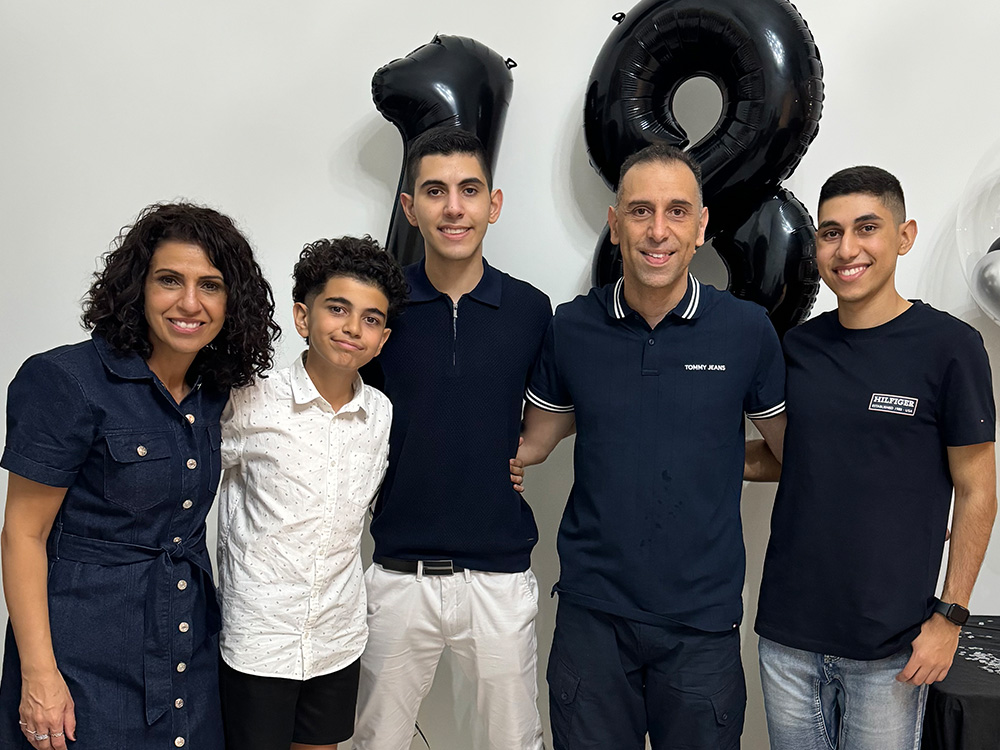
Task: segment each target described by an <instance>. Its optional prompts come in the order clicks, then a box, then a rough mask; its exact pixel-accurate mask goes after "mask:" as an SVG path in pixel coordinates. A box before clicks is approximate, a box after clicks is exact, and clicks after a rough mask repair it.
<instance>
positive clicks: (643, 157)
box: [615, 143, 705, 206]
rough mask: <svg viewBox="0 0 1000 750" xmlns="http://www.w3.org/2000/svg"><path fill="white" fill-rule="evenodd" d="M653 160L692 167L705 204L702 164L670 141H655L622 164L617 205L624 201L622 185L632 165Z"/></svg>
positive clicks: (701, 201)
mask: <svg viewBox="0 0 1000 750" xmlns="http://www.w3.org/2000/svg"><path fill="white" fill-rule="evenodd" d="M653 162H659V163H661V164H671V163H673V162H680V163H681V164H684V165H685V166H686V167H687V168H688V169H690V170H691V172H692V173H693V174H694V180H695V182H696V183H697V184H698V203H700V204H701V205H704V203H705V200H704V196H703V195H702V183H701V165H699V164H698V162H696V161H695V160H694V157H693V156H691V154H689V153H688V152H686V151H681V149H679V148H677V147H676V146H671V145H670V144H668V143H653V144H651V145H649V146H646V147H645V148H643V149H641V150H639V151H636V152H635V153H634V154H632V155H631V156H630V157H629V158H627V159H626V160H625V163H624V164H622V168H621V171H620V172H619V173H618V188H617V190H616V191H615V205H616V206H618V205H620V204H621V202H622V185H623V184H624V182H625V173H626V172H628V171H629V170H630V169H632V167H635V166H638V165H639V164H650V163H653Z"/></svg>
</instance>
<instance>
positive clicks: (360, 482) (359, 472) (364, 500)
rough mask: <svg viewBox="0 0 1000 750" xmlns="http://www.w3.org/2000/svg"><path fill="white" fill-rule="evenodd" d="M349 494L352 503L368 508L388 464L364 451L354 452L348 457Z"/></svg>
mask: <svg viewBox="0 0 1000 750" xmlns="http://www.w3.org/2000/svg"><path fill="white" fill-rule="evenodd" d="M347 466H348V471H347V484H348V487H347V489H348V493H349V495H350V499H351V501H352V502H354V503H356V504H358V505H362V506H364V507H365V508H367V507H368V506H369V505H370V504H371V502H372V500H374V498H375V493H376V492H377V491H378V488H379V485H380V484H381V483H382V476H383V474H385V467H386V462H385V461H384V460H383V459H380V458H378V457H377V456H373V455H372V454H371V453H366V452H364V451H352V452H351V453H350V454H349V455H348V457H347Z"/></svg>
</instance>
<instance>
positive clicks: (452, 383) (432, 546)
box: [354, 128, 551, 750]
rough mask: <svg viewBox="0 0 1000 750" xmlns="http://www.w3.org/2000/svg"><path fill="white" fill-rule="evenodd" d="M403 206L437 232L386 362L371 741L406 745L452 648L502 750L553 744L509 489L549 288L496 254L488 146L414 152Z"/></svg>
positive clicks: (371, 579)
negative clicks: (385, 465) (504, 267)
mask: <svg viewBox="0 0 1000 750" xmlns="http://www.w3.org/2000/svg"><path fill="white" fill-rule="evenodd" d="M405 179H406V181H405V186H404V192H403V194H402V195H401V203H402V208H403V210H404V212H405V213H406V218H407V219H408V220H409V222H410V223H411V224H412V225H414V226H416V227H418V228H419V230H420V234H421V235H422V236H423V239H424V260H423V261H421V262H419V263H417V264H415V265H412V266H409V267H408V268H406V269H405V274H406V279H407V281H408V282H409V285H410V304H409V306H408V307H407V309H406V313H405V315H403V316H401V318H400V320H399V324H398V325H397V326H396V331H395V333H394V335H393V337H392V339H390V341H389V343H388V344H387V345H386V347H385V348H384V349H383V351H382V354H381V356H380V357H379V358H378V360H377V364H380V365H381V369H382V372H383V374H384V390H385V393H386V394H387V395H388V396H389V398H390V399H392V403H393V406H394V408H395V414H394V417H393V423H392V434H391V437H390V447H389V470H388V472H387V474H386V478H385V483H384V485H383V487H382V492H381V495H380V498H379V501H378V504H377V505H376V508H375V516H374V520H373V521H372V525H371V531H372V536H373V537H374V539H375V555H374V564H373V565H372V566H371V567H370V568H369V569H368V571H367V572H366V574H365V582H366V584H367V586H368V601H369V608H368V627H369V633H370V634H369V639H368V646H367V648H366V650H365V654H364V657H363V658H362V662H361V689H360V693H359V696H358V722H357V723H358V726H357V732H356V733H355V736H354V747H356V748H358V749H359V750H407V749H408V748H409V747H410V742H411V739H412V737H413V733H414V722H415V720H416V717H417V711H418V709H419V708H420V702H421V701H422V700H423V698H424V696H425V695H426V694H427V691H428V690H429V689H430V686H431V682H432V679H433V677H434V672H435V670H436V668H437V664H438V660H439V658H440V656H441V652H442V650H443V649H444V647H445V646H448V647H449V648H450V649H451V652H452V654H453V656H454V657H455V659H456V660H457V662H458V664H459V665H460V667H461V669H462V670H463V671H464V672H465V674H466V675H467V676H468V677H469V678H470V680H471V681H472V683H473V685H474V692H475V701H476V705H477V707H478V712H479V716H480V718H481V720H482V722H483V728H484V730H485V734H486V737H487V739H488V742H489V747H490V748H494V749H496V750H500V749H501V748H502V749H503V750H509V749H510V748H517V749H518V750H539V749H540V748H541V747H542V729H541V722H540V720H539V716H538V708H537V705H536V699H537V692H538V689H537V683H536V655H535V625H534V621H535V614H536V612H537V608H538V607H537V596H538V593H537V584H536V582H535V577H534V575H533V574H532V572H531V570H530V568H529V565H530V562H531V557H530V556H531V549H532V548H533V547H534V546H535V543H536V541H537V540H538V531H537V528H536V526H535V521H534V517H533V516H532V513H531V509H530V508H529V507H528V505H527V504H526V503H525V502H524V500H522V498H521V496H520V495H519V494H518V493H517V492H515V491H514V489H513V488H512V487H511V484H510V481H509V478H510V474H509V461H510V458H511V457H512V456H513V455H514V454H515V452H516V451H517V440H518V432H519V428H520V423H521V410H522V406H523V401H522V398H523V393H524V386H525V383H526V382H527V379H528V375H529V373H530V371H531V367H532V364H533V363H534V360H535V355H536V354H537V352H538V348H539V346H540V344H541V341H542V336H543V335H544V334H545V328H546V326H547V325H548V322H549V319H550V318H551V307H550V305H549V300H548V297H546V296H545V295H544V294H543V293H542V292H540V291H538V290H537V289H535V288H534V287H532V286H531V285H529V284H527V283H525V282H523V281H518V280H517V279H514V278H512V277H510V276H508V275H507V274H505V273H501V272H500V271H498V270H496V269H494V268H493V267H492V266H490V265H489V264H488V263H486V261H485V260H484V259H483V237H484V235H485V234H486V229H487V227H488V226H489V225H490V224H492V223H493V222H495V221H496V220H497V218H498V217H499V216H500V207H501V204H502V202H503V195H502V194H501V192H500V190H498V189H494V188H493V185H492V177H491V175H490V169H489V165H488V164H487V161H486V155H485V152H484V151H483V147H482V144H480V142H479V140H478V139H477V138H476V137H475V136H473V135H471V134H469V133H466V132H465V131H462V130H460V129H458V128H438V129H434V130H431V131H428V132H427V133H424V134H423V135H421V136H420V137H418V138H417V139H416V140H415V141H414V143H413V144H412V145H411V146H410V150H409V156H408V159H407V165H406V178H405Z"/></svg>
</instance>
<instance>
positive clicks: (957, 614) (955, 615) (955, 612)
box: [945, 604, 969, 625]
mask: <svg viewBox="0 0 1000 750" xmlns="http://www.w3.org/2000/svg"><path fill="white" fill-rule="evenodd" d="M945 617H947V618H948V619H949V620H951V621H952V622H953V623H955V624H956V625H965V623H966V622H968V621H969V610H967V609H966V608H965V607H963V606H962V605H961V604H952V605H951V606H950V607H948V614H947V615H945Z"/></svg>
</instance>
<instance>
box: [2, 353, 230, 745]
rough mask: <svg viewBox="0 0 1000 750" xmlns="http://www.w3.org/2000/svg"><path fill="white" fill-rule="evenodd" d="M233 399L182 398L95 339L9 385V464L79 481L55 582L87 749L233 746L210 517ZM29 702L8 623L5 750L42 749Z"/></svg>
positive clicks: (60, 527) (66, 507)
mask: <svg viewBox="0 0 1000 750" xmlns="http://www.w3.org/2000/svg"><path fill="white" fill-rule="evenodd" d="M227 397H228V393H226V392H220V391H214V390H212V389H210V388H208V387H207V386H206V387H204V388H203V387H201V384H200V382H199V383H196V384H195V387H194V388H192V390H191V392H190V393H189V394H188V396H187V397H186V398H185V399H184V401H183V402H181V404H180V405H178V404H176V403H175V402H174V400H173V398H172V397H171V396H170V394H169V393H168V391H167V390H166V388H164V386H163V385H162V384H161V383H160V382H159V380H158V379H157V378H156V377H154V376H153V374H152V373H151V372H150V370H149V368H148V367H147V366H146V363H145V362H144V361H143V360H142V358H140V357H138V356H137V355H128V356H124V357H122V356H119V355H117V354H116V353H115V352H114V351H113V350H112V349H111V348H110V347H109V346H108V344H107V342H106V341H104V340H103V339H102V338H101V337H100V336H97V335H95V336H94V337H93V338H92V340H91V341H87V342H84V343H80V344H75V345H72V346H63V347H60V348H58V349H53V350H52V351H49V352H46V353H44V354H39V355H36V356H34V357H32V358H31V359H29V360H28V361H27V362H25V363H24V365H23V366H22V367H21V369H20V371H19V372H18V374H17V376H16V377H15V378H14V380H13V382H12V383H11V384H10V388H9V390H8V403H7V443H6V447H5V449H4V452H3V457H2V459H0V466H3V468H5V469H7V470H9V471H11V472H13V473H15V474H19V475H21V476H23V477H26V478H28V479H31V480H33V481H35V482H40V483H42V484H46V485H50V486H53V487H67V488H68V490H67V492H66V498H65V500H64V502H63V504H62V507H61V509H60V510H59V513H58V515H57V516H56V520H55V524H54V525H53V528H52V532H51V534H50V535H49V541H48V553H49V582H48V593H49V619H50V622H51V626H52V643H53V646H54V648H55V656H56V661H57V663H58V665H59V669H60V671H61V672H62V675H63V677H64V678H65V680H66V683H67V685H68V686H69V690H70V694H71V695H72V696H73V700H74V702H75V704H76V719H77V730H76V735H77V742H76V743H75V744H74V743H70V747H72V748H74V750H91V749H94V750H96V749H97V748H101V750H146V749H147V748H150V749H151V748H162V749H163V750H167V748H177V747H184V748H188V750H192V749H193V750H221V748H222V747H223V740H222V729H221V717H220V710H219V697H218V649H217V643H218V641H217V633H218V630H219V610H218V605H217V603H216V600H215V587H214V584H213V582H212V572H211V563H210V561H209V556H208V551H207V549H206V546H205V516H206V515H207V513H208V511H209V508H210V507H211V505H212V501H213V500H214V498H215V492H216V488H217V486H218V483H219V472H220V458H219V449H220V429H219V417H220V415H221V413H222V409H223V407H224V406H225V403H226V399H227ZM8 573H9V572H8ZM20 700H21V674H20V664H19V659H18V654H17V647H16V644H15V643H14V638H13V635H12V633H11V629H10V626H9V625H8V628H7V640H6V645H5V649H4V659H3V677H2V681H0V748H3V749H4V750H6V749H8V748H22V749H23V748H30V747H31V745H30V744H29V743H28V742H27V741H26V740H25V739H24V736H23V734H22V732H21V731H20V728H19V726H18V723H17V722H18V705H19V703H20Z"/></svg>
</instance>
